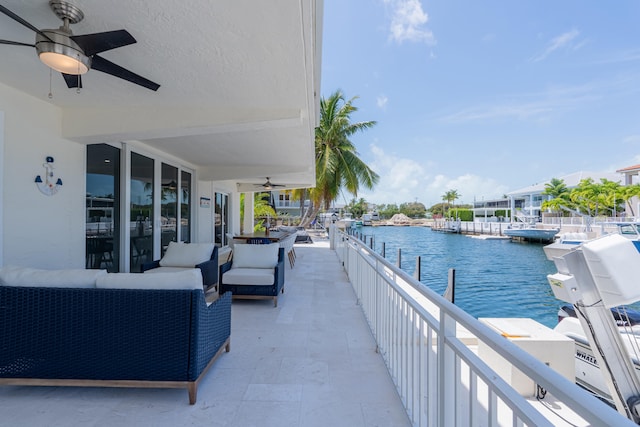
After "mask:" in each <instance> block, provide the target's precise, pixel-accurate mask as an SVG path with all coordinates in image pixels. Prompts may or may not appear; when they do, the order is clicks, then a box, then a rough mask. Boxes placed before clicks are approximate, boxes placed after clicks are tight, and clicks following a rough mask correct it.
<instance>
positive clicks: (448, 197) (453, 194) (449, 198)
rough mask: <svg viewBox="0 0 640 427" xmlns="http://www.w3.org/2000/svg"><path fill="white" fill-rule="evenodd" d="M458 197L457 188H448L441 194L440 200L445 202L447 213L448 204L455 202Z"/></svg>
mask: <svg viewBox="0 0 640 427" xmlns="http://www.w3.org/2000/svg"><path fill="white" fill-rule="evenodd" d="M459 198H460V194H458V190H449V191H447V192H446V193H444V194H443V195H442V200H444V201H445V202H447V213H449V204H450V203H452V202H455V201H456V200H458V199H459Z"/></svg>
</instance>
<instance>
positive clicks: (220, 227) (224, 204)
mask: <svg viewBox="0 0 640 427" xmlns="http://www.w3.org/2000/svg"><path fill="white" fill-rule="evenodd" d="M214 216H215V218H214V233H215V240H214V242H215V244H216V245H217V246H219V247H222V246H226V245H227V244H228V241H227V233H229V195H228V194H224V193H216V208H215V214H214Z"/></svg>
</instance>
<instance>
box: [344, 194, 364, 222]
mask: <svg viewBox="0 0 640 427" xmlns="http://www.w3.org/2000/svg"><path fill="white" fill-rule="evenodd" d="M345 209H346V210H347V212H351V215H353V217H354V218H360V217H361V216H362V214H364V213H365V212H366V211H367V209H368V204H367V201H366V200H365V199H363V198H362V197H360V199H359V200H356V199H355V198H354V199H352V200H351V202H349V204H348V205H347V206H345Z"/></svg>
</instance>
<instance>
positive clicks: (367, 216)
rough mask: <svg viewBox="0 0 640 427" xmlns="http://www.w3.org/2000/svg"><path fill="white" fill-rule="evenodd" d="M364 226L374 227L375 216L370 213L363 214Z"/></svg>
mask: <svg viewBox="0 0 640 427" xmlns="http://www.w3.org/2000/svg"><path fill="white" fill-rule="evenodd" d="M362 225H364V226H368V225H373V215H371V214H370V213H366V214H363V215H362Z"/></svg>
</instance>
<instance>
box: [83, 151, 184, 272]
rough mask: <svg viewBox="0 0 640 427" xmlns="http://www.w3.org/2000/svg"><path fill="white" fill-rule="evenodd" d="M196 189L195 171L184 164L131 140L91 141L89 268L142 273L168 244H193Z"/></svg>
mask: <svg viewBox="0 0 640 427" xmlns="http://www.w3.org/2000/svg"><path fill="white" fill-rule="evenodd" d="M125 159H126V161H125ZM125 166H128V167H125ZM192 189H193V172H192V171H191V170H189V169H185V168H183V167H182V166H180V165H179V164H173V165H172V164H169V163H168V162H167V161H165V159H162V158H159V157H158V156H152V155H150V154H149V153H144V154H143V153H142V152H136V151H133V150H128V149H127V144H122V145H121V146H120V147H118V146H112V145H108V144H95V145H88V146H87V174H86V193H87V195H86V239H85V240H86V260H85V264H86V268H96V269H107V270H109V271H112V272H117V271H130V272H139V271H141V266H142V264H143V263H146V262H150V261H153V260H156V259H160V258H161V257H162V256H163V255H164V252H165V251H166V248H167V247H168V245H169V242H172V241H174V242H175V241H181V242H190V241H191V237H192V230H191V226H192V224H193V221H192V220H191V215H193V213H194V212H193V208H192V196H193V190H192ZM121 218H122V220H121Z"/></svg>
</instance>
